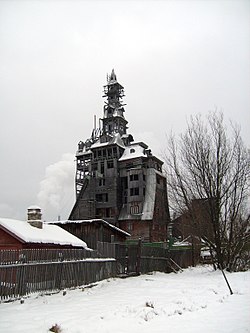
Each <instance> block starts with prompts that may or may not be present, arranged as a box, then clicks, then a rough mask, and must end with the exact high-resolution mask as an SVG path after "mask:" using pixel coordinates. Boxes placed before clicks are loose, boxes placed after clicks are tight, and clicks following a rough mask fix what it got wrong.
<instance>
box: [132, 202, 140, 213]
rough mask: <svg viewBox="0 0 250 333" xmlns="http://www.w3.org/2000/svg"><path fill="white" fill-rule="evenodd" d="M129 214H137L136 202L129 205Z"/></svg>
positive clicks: (137, 206)
mask: <svg viewBox="0 0 250 333" xmlns="http://www.w3.org/2000/svg"><path fill="white" fill-rule="evenodd" d="M130 214H131V215H136V214H139V205H138V204H133V203H132V205H131V206H130Z"/></svg>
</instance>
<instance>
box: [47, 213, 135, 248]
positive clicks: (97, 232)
mask: <svg viewBox="0 0 250 333" xmlns="http://www.w3.org/2000/svg"><path fill="white" fill-rule="evenodd" d="M46 223H47V224H49V225H57V226H60V227H61V228H62V229H64V230H66V231H68V232H70V233H71V234H72V235H74V236H76V237H78V238H80V239H82V240H84V241H85V242H86V243H87V244H88V246H89V247H90V248H91V249H97V242H98V241H100V242H109V243H111V242H125V241H126V239H127V237H130V234H129V233H128V232H126V231H124V230H122V229H120V228H118V227H116V226H114V225H113V224H111V223H108V222H107V221H105V220H102V219H92V220H65V221H51V222H46Z"/></svg>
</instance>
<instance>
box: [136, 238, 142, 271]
mask: <svg viewBox="0 0 250 333" xmlns="http://www.w3.org/2000/svg"><path fill="white" fill-rule="evenodd" d="M140 273H141V237H140V238H139V240H138V247H137V263H136V274H137V275H140Z"/></svg>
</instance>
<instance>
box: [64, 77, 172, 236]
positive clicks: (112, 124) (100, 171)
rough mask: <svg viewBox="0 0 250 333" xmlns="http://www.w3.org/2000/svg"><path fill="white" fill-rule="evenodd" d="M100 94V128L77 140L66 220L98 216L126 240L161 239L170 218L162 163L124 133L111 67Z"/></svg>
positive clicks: (119, 92) (118, 92)
mask: <svg viewBox="0 0 250 333" xmlns="http://www.w3.org/2000/svg"><path fill="white" fill-rule="evenodd" d="M104 94H105V97H106V98H107V101H106V102H105V103H106V104H105V107H104V116H103V118H102V126H100V128H99V129H96V128H94V130H93V132H92V135H91V138H89V139H88V140H86V141H85V142H82V141H81V142H80V143H79V144H78V150H77V153H76V159H77V167H76V169H77V170H76V202H75V205H74V207H73V209H72V211H71V214H70V216H69V219H70V220H81V219H98V218H99V219H100V218H101V219H104V220H106V221H108V222H109V223H111V224H113V225H115V226H117V227H119V228H121V229H124V230H126V231H127V232H129V233H130V234H131V238H132V239H133V238H134V239H137V238H139V237H141V238H143V240H146V241H164V240H166V237H167V225H168V223H169V221H170V217H169V209H168V200H167V187H166V178H165V177H164V175H163V173H162V165H163V162H162V161H161V160H159V159H158V158H157V157H155V156H154V155H153V154H152V153H151V150H150V149H148V146H147V145H146V144H145V143H143V142H137V143H135V142H134V140H133V137H132V135H131V134H128V133H127V121H126V119H125V117H124V112H125V110H124V107H123V106H124V105H123V104H122V97H123V96H124V92H123V87H122V86H121V85H120V84H119V83H118V82H117V78H116V75H115V73H114V71H112V73H111V75H110V77H109V78H108V83H107V85H106V86H105V87H104ZM85 241H86V240H85Z"/></svg>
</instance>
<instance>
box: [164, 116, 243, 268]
mask: <svg viewBox="0 0 250 333" xmlns="http://www.w3.org/2000/svg"><path fill="white" fill-rule="evenodd" d="M230 130H231V133H230V134H229V133H227V129H226V126H225V125H224V121H223V115H222V114H221V113H220V114H218V113H216V112H214V113H210V114H209V115H208V116H207V118H206V122H204V121H203V120H202V118H201V116H196V117H191V118H190V122H189V123H188V126H187V130H186V132H185V133H184V134H182V135H180V136H179V137H178V138H176V137H175V136H173V135H171V136H170V138H169V145H168V152H167V153H166V155H165V162H166V164H165V165H166V172H167V179H168V191H169V203H170V208H171V209H172V211H173V212H175V213H177V214H178V215H180V214H183V212H184V211H185V212H188V213H189V216H190V217H191V219H190V220H191V222H190V223H194V225H195V226H196V227H197V235H198V236H199V237H202V238H203V239H205V240H206V242H207V244H209V246H210V248H211V249H212V250H213V253H215V256H216V261H217V266H218V267H221V268H227V269H228V270H230V271H232V270H236V269H237V268H238V267H239V263H240V261H241V259H242V258H243V253H244V251H246V249H247V244H248V246H249V240H250V227H249V223H250V218H249V212H248V210H249V206H248V207H247V200H248V199H249V185H250V181H249V180H250V163H249V162H250V158H249V155H250V154H249V150H247V148H246V147H245V146H244V143H243V142H242V139H241V136H240V130H239V128H238V127H237V126H234V125H232V124H231V126H230ZM197 199H200V200H206V209H207V215H208V217H209V218H208V220H209V221H208V223H209V224H210V227H211V230H212V236H211V234H210V235H208V234H207V233H206V232H205V231H204V226H203V228H202V227H201V224H199V218H200V216H197V214H196V212H195V211H194V209H193V205H192V203H193V202H194V200H197ZM248 204H249V202H248ZM199 226H200V227H199ZM198 229H199V232H198Z"/></svg>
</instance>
